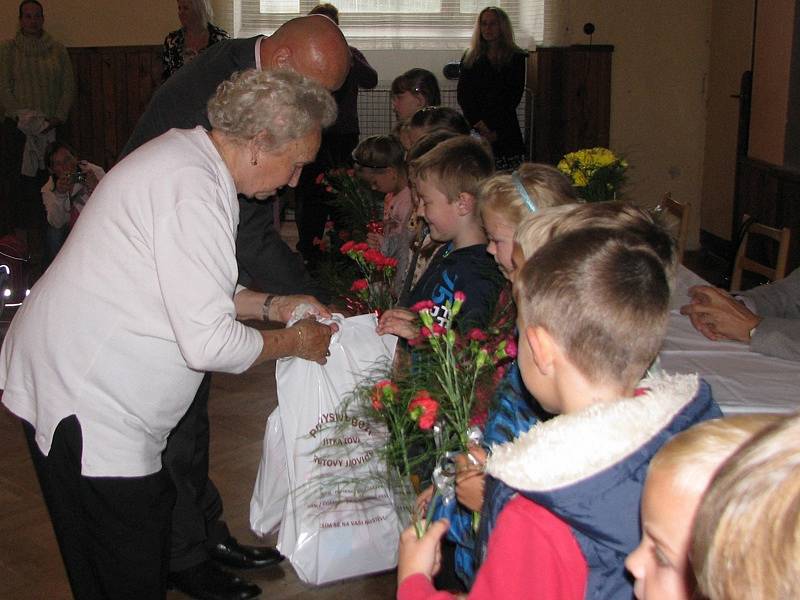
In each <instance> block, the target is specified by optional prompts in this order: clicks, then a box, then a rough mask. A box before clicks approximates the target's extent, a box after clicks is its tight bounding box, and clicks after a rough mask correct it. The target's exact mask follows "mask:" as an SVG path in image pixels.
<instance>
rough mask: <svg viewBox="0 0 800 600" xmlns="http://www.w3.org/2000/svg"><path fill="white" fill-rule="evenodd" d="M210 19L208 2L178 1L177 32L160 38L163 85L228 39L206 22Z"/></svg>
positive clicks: (197, 0)
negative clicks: (186, 64) (161, 41)
mask: <svg viewBox="0 0 800 600" xmlns="http://www.w3.org/2000/svg"><path fill="white" fill-rule="evenodd" d="M212 16H213V11H212V10H211V4H210V3H209V0H178V19H180V21H181V28H180V29H176V30H175V31H172V32H170V33H168V34H167V37H166V38H164V52H163V54H162V57H161V60H162V62H163V63H164V73H163V75H162V79H163V80H164V81H166V80H167V79H169V77H170V76H171V75H172V74H173V73H175V71H177V70H178V69H180V68H181V67H182V66H183V65H184V64H185V63H188V62H190V61H191V60H192V59H193V58H194V57H195V56H197V55H198V54H200V53H201V52H202V51H203V50H205V49H206V48H208V47H209V46H211V45H212V44H215V43H217V42H218V41H220V40H224V39H226V38H228V37H229V36H228V33H227V32H226V31H225V30H224V29H220V28H219V27H217V26H216V25H214V24H213V23H210V22H209V19H211V17H212Z"/></svg>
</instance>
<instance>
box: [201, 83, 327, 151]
mask: <svg viewBox="0 0 800 600" xmlns="http://www.w3.org/2000/svg"><path fill="white" fill-rule="evenodd" d="M208 120H209V122H210V123H211V127H212V128H213V129H215V130H217V131H220V132H222V133H224V134H225V135H226V136H228V137H229V138H231V139H232V140H234V141H239V142H247V141H249V140H252V139H253V138H255V137H256V136H257V135H258V136H259V142H260V143H261V145H262V147H263V148H264V150H267V151H269V150H273V149H275V148H277V147H278V146H281V145H283V144H285V143H286V142H288V141H290V140H294V139H297V138H300V137H303V136H304V135H306V134H308V133H309V132H310V131H311V130H312V129H314V128H315V127H322V128H325V127H328V126H329V125H331V124H333V122H334V121H335V120H336V102H335V101H334V99H333V96H331V94H330V92H328V91H327V90H326V89H325V88H323V87H322V86H321V85H320V84H318V83H317V82H316V81H314V80H312V79H309V78H308V77H303V76H302V75H300V74H298V73H295V72H294V71H289V70H283V69H280V70H274V71H256V70H253V69H250V70H246V71H240V72H239V73H235V74H234V75H233V76H232V77H231V78H230V79H228V80H227V81H223V82H222V83H221V84H219V87H217V92H216V93H215V94H214V96H213V97H212V98H211V100H209V102H208ZM259 134H261V135H259Z"/></svg>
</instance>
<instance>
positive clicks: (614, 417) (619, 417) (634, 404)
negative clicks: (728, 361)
mask: <svg viewBox="0 0 800 600" xmlns="http://www.w3.org/2000/svg"><path fill="white" fill-rule="evenodd" d="M698 387H699V381H698V377H697V375H661V376H658V377H656V378H651V379H646V380H644V381H642V383H641V385H640V389H642V390H644V393H642V394H641V395H637V396H635V397H633V398H621V399H619V400H617V401H614V402H605V403H602V404H594V405H592V406H590V407H588V408H586V409H585V410H582V411H580V412H577V413H572V414H568V415H559V416H557V417H555V418H553V419H551V420H549V421H543V422H539V423H537V424H536V425H535V426H534V427H533V428H531V430H530V431H528V432H526V433H523V434H522V435H520V436H519V437H518V438H517V439H516V440H514V441H513V442H509V443H507V444H502V445H500V446H495V447H494V448H493V450H492V455H491V457H490V458H489V460H488V462H487V465H486V471H487V472H488V473H489V474H490V475H492V476H493V477H496V478H497V479H500V480H501V481H503V482H504V483H505V484H506V485H508V486H510V487H512V488H515V489H517V490H520V491H531V492H536V491H538V492H544V491H547V490H555V489H558V488H562V487H565V486H569V485H573V484H575V483H578V482H579V481H581V480H583V479H586V478H587V477H590V476H592V475H594V474H596V473H598V472H600V471H602V470H604V469H607V468H609V467H611V466H613V465H615V464H617V463H618V462H620V461H621V460H622V459H624V458H625V457H627V456H629V455H631V454H632V453H634V452H636V451H637V450H639V449H640V448H641V447H642V446H643V445H645V444H646V443H647V442H648V441H649V440H650V439H651V438H652V437H653V436H654V435H655V434H656V433H658V432H659V431H661V430H662V429H664V428H665V427H666V426H667V425H669V423H670V421H672V419H673V418H675V416H676V415H677V414H678V413H679V412H680V411H681V410H682V409H683V408H684V407H685V406H686V405H687V404H688V403H689V402H690V401H691V400H692V398H694V396H695V395H696V394H697V392H698ZM648 461H649V458H648Z"/></svg>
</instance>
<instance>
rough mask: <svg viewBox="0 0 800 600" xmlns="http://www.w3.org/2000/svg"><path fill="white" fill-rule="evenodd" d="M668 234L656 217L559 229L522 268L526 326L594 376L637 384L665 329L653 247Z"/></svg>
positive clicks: (662, 287) (661, 278)
mask: <svg viewBox="0 0 800 600" xmlns="http://www.w3.org/2000/svg"><path fill="white" fill-rule="evenodd" d="M553 210H555V209H553ZM571 216H572V214H571V213H570V212H567V214H566V215H565V216H564V219H565V220H567V219H570V218H571ZM664 239H666V240H667V242H666V243H667V244H668V243H670V242H669V240H670V237H669V234H668V233H667V232H666V231H664V230H663V229H662V228H661V227H659V226H657V225H655V224H652V223H651V224H649V225H648V226H644V225H643V226H642V228H638V229H630V230H629V229H628V228H626V227H609V228H601V227H591V226H589V227H584V228H582V229H576V230H574V231H570V232H569V233H564V234H561V235H558V236H554V237H553V239H551V240H550V241H549V242H547V243H545V244H544V245H543V246H541V247H540V248H539V249H538V250H537V251H536V252H535V253H534V254H533V255H532V256H531V258H530V259H529V260H528V261H527V262H526V263H525V265H524V266H523V267H522V269H521V270H520V271H519V272H518V274H517V277H516V281H515V283H514V293H515V298H516V301H517V311H518V313H519V315H520V316H521V319H522V323H523V326H525V327H527V326H541V327H543V328H544V329H546V330H547V331H548V332H549V334H550V335H551V336H553V338H554V339H555V340H556V342H557V343H558V344H559V345H560V346H561V348H563V349H564V351H565V353H566V355H567V356H568V358H569V360H570V361H571V362H572V364H573V365H574V366H575V367H576V368H577V369H578V370H579V371H580V373H581V374H582V375H583V376H584V377H586V378H587V379H588V380H589V381H590V382H593V383H597V384H614V385H619V386H622V387H624V388H629V387H632V386H634V385H635V384H636V383H637V382H638V381H639V379H641V377H642V375H643V374H644V372H645V370H646V369H647V367H648V365H650V363H651V362H652V361H653V359H654V358H655V356H656V354H657V353H658V350H659V347H660V346H661V342H662V340H663V338H664V334H665V332H666V327H667V316H668V314H669V297H670V285H669V282H668V278H667V273H666V270H665V267H664V262H663V259H662V258H661V257H660V256H659V255H658V253H657V252H656V250H655V249H654V248H655V247H656V246H660V245H662V244H664V243H665V242H664Z"/></svg>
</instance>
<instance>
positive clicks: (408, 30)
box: [214, 0, 564, 50]
mask: <svg viewBox="0 0 800 600" xmlns="http://www.w3.org/2000/svg"><path fill="white" fill-rule="evenodd" d="M214 4H215V6H216V8H217V15H218V16H222V15H228V16H230V20H231V25H232V27H230V29H232V30H233V34H234V35H235V36H236V37H247V36H251V35H256V34H259V33H264V34H269V33H272V32H273V31H274V30H275V29H276V28H277V27H279V26H280V24H281V23H284V22H285V21H287V20H289V19H291V18H294V17H298V16H300V15H305V14H307V13H308V11H309V10H311V8H313V7H314V6H315V5H316V4H317V2H316V1H315V0H217V1H216V2H215V3H214ZM333 4H335V5H336V7H337V8H338V9H339V21H340V25H341V27H342V30H343V31H344V34H345V37H347V39H348V40H349V41H350V42H351V43H352V44H353V45H355V46H357V47H359V48H361V49H362V50H375V49H406V48H407V49H464V48H466V47H467V46H468V45H469V40H470V37H471V35H472V30H473V27H474V25H475V18H476V16H477V14H478V13H479V12H480V11H481V10H482V9H483V8H484V7H486V6H490V5H494V6H500V7H501V8H503V10H505V11H506V12H507V13H508V15H509V17H511V22H512V23H513V25H514V34H515V37H516V41H517V44H518V45H520V46H522V47H528V48H532V47H533V46H534V45H535V44H542V43H553V42H554V40H553V39H550V40H548V35H549V32H551V31H555V30H556V29H557V27H554V26H553V23H555V19H556V18H557V17H558V14H557V13H560V12H561V9H560V8H557V7H555V5H563V4H564V2H561V1H559V0H500V1H497V0H496V1H495V2H485V1H481V0H334V2H333ZM222 20H223V21H224V20H225V19H224V17H223V19H222ZM550 37H551V38H552V34H550Z"/></svg>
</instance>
